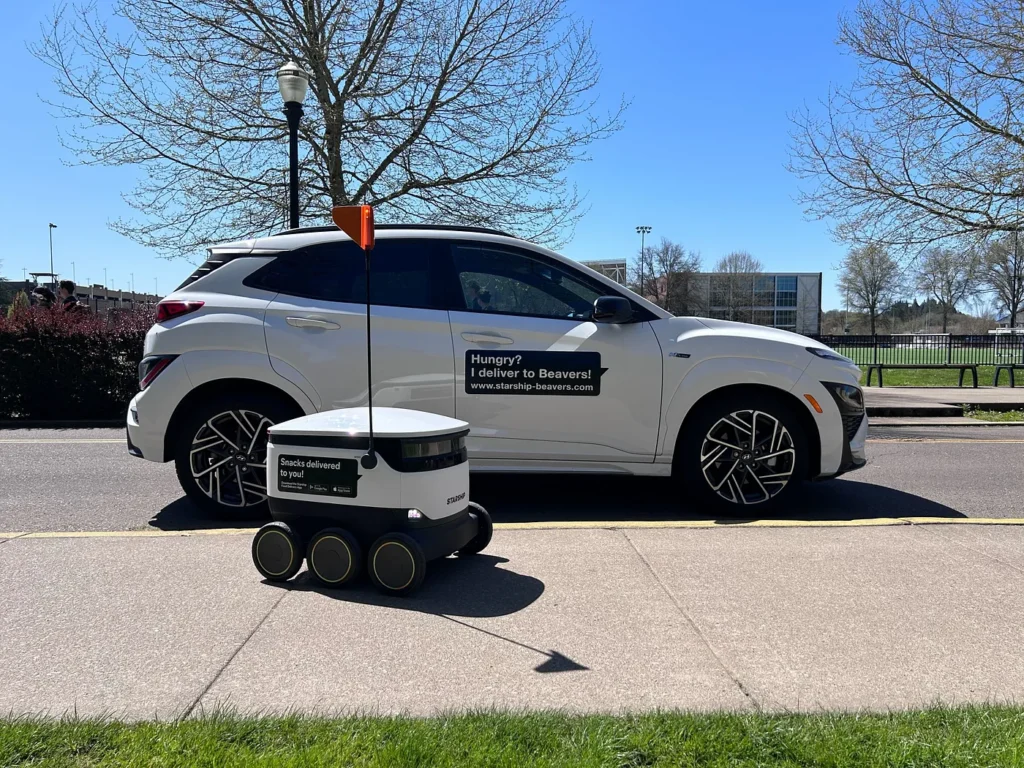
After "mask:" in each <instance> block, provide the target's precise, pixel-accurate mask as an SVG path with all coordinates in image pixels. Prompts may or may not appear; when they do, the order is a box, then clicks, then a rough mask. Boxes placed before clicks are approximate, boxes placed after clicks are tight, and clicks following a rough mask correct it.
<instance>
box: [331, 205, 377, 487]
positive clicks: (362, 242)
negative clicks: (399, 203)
mask: <svg viewBox="0 0 1024 768" xmlns="http://www.w3.org/2000/svg"><path fill="white" fill-rule="evenodd" d="M331 218H332V219H333V220H334V223H335V224H336V225H337V227H338V229H340V230H341V231H342V232H344V233H345V234H346V235H348V236H349V237H351V238H352V241H353V242H355V243H356V245H358V246H359V247H360V248H362V249H363V253H364V256H365V263H366V397H367V403H368V409H369V415H370V440H369V445H368V446H367V451H366V455H365V456H363V457H362V458H361V459H360V460H359V464H360V466H362V468H363V469H373V468H374V467H376V466H377V454H376V453H375V452H374V450H373V367H372V366H373V352H372V345H371V341H370V251H372V250H373V208H372V207H371V206H369V205H338V206H335V207H334V208H332V209H331Z"/></svg>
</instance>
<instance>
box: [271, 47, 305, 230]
mask: <svg viewBox="0 0 1024 768" xmlns="http://www.w3.org/2000/svg"><path fill="white" fill-rule="evenodd" d="M277 87H278V88H279V89H280V91H281V98H282V99H284V114H285V117H286V118H287V119H288V213H289V220H288V226H289V227H290V228H291V229H298V228H299V120H300V119H301V118H302V102H303V101H305V99H306V89H307V88H308V87H309V75H307V74H306V73H305V72H304V71H303V70H302V67H300V66H299V65H298V64H296V63H295V62H294V61H289V62H288V63H287V64H285V65H284V66H283V67H281V68H280V69H279V70H277Z"/></svg>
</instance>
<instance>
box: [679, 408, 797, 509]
mask: <svg viewBox="0 0 1024 768" xmlns="http://www.w3.org/2000/svg"><path fill="white" fill-rule="evenodd" d="M808 455H809V441H808V439H807V435H806V434H805V432H804V427H803V424H802V423H801V421H800V418H799V416H798V415H797V412H796V410H795V408H794V407H793V406H791V405H790V404H789V403H787V402H786V401H785V400H784V399H783V398H782V397H779V396H773V395H771V394H769V393H765V392H753V391H752V392H737V393H731V394H729V395H726V396H724V397H721V398H716V399H714V400H712V401H711V402H710V403H707V404H701V406H700V408H699V410H698V411H697V412H696V413H694V415H693V417H692V418H690V419H688V420H687V422H686V425H685V432H684V433H683V434H682V435H680V438H679V444H678V450H677V455H676V462H677V464H676V474H677V475H678V476H681V479H682V482H683V484H684V487H685V491H686V494H687V497H688V498H690V499H692V500H693V502H694V508H695V509H694V511H696V512H698V513H701V512H702V511H703V510H705V509H711V510H713V511H714V512H716V513H719V514H721V513H724V514H727V515H729V516H742V517H749V516H762V515H767V514H774V513H777V512H779V511H780V510H784V509H786V508H787V507H788V506H790V505H791V504H792V503H793V501H794V500H795V498H796V497H797V496H798V495H799V493H800V490H801V486H802V484H803V481H804V480H805V479H806V477H807V467H808Z"/></svg>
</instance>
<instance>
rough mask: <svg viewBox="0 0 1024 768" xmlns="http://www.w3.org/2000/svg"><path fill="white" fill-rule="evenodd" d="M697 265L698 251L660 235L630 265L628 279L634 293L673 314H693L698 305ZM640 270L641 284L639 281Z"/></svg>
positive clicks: (698, 260)
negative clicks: (629, 277) (655, 242)
mask: <svg viewBox="0 0 1024 768" xmlns="http://www.w3.org/2000/svg"><path fill="white" fill-rule="evenodd" d="M641 264H642V265H643V268H642V270H641ZM700 265H701V259H700V254H699V253H697V252H696V251H687V250H686V249H685V248H683V246H682V245H680V244H679V243H674V242H672V241H671V240H669V239H668V238H665V237H663V238H661V243H660V244H659V245H649V246H647V247H645V248H644V250H643V253H642V254H640V258H639V259H637V263H636V264H635V265H634V266H633V267H632V270H631V271H632V276H631V280H630V282H631V284H632V286H633V287H634V289H635V290H636V291H637V293H639V294H640V295H641V296H643V297H644V298H645V299H648V300H649V301H652V302H654V303H655V304H657V305H658V306H659V307H662V308H663V309H667V310H668V311H669V312H671V313H672V314H674V315H694V314H697V313H699V311H700V308H701V292H700V290H699V286H698V284H697V273H699V272H700ZM641 272H642V274H643V285H641V284H640V277H641Z"/></svg>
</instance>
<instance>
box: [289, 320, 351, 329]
mask: <svg viewBox="0 0 1024 768" xmlns="http://www.w3.org/2000/svg"><path fill="white" fill-rule="evenodd" d="M287 320H288V325H291V326H294V327H295V328H322V329H324V330H326V331H336V330H338V329H339V328H341V326H340V325H338V324H337V323H332V322H331V321H330V320H318V319H317V318H315V317H289V318H287Z"/></svg>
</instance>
